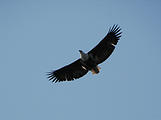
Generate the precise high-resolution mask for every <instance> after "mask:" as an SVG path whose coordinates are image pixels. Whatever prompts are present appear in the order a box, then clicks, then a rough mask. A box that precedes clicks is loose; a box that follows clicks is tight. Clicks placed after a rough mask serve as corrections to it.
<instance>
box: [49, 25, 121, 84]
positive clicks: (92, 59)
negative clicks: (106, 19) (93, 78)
mask: <svg viewBox="0 0 161 120" xmlns="http://www.w3.org/2000/svg"><path fill="white" fill-rule="evenodd" d="M120 31H121V28H120V27H119V26H118V25H113V27H111V28H110V29H109V31H108V33H107V35H106V36H105V37H104V38H103V39H102V40H101V41H100V42H99V43H98V44H97V45H96V46H95V47H94V48H93V49H92V50H90V51H89V52H88V53H85V52H83V51H82V50H79V52H80V58H79V59H78V60H76V61H74V62H73V63H71V64H69V65H66V66H64V67H62V68H60V69H57V70H55V71H52V72H49V73H48V78H49V80H52V82H55V83H56V82H62V81H72V80H74V79H78V78H80V77H82V76H84V75H86V74H87V73H88V71H91V72H92V73H93V74H98V73H99V72H100V67H99V66H98V64H100V63H102V62H104V61H105V60H106V59H107V58H108V57H109V56H110V55H111V54H112V52H113V51H114V49H115V45H117V42H118V40H119V39H120V37H121V33H122V32H120Z"/></svg>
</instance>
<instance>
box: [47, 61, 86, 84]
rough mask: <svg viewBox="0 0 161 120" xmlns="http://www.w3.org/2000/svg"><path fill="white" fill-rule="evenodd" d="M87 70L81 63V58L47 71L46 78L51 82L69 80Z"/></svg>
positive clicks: (80, 75)
mask: <svg viewBox="0 0 161 120" xmlns="http://www.w3.org/2000/svg"><path fill="white" fill-rule="evenodd" d="M87 72H88V70H87V69H85V67H83V65H82V64H81V59H78V60H76V61H75V62H73V63H71V64H69V65H66V66H64V67H62V68H60V69H58V70H55V71H52V72H49V74H48V78H49V80H52V81H53V82H55V83H56V82H61V81H71V80H74V79H77V78H80V77H82V76H84V75H85V74H87Z"/></svg>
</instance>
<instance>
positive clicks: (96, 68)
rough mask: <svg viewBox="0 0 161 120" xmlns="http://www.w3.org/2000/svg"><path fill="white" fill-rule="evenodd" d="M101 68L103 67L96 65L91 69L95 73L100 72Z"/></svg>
mask: <svg viewBox="0 0 161 120" xmlns="http://www.w3.org/2000/svg"><path fill="white" fill-rule="evenodd" d="M100 69H101V68H100V67H99V66H96V67H94V68H93V69H91V72H92V74H93V75H94V74H98V73H99V72H100Z"/></svg>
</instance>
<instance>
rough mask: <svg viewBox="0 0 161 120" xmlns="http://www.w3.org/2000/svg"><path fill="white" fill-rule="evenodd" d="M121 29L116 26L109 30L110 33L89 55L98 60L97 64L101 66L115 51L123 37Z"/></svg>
mask: <svg viewBox="0 0 161 120" xmlns="http://www.w3.org/2000/svg"><path fill="white" fill-rule="evenodd" d="M120 30H121V28H120V27H119V26H118V25H114V26H113V27H112V28H110V29H109V32H108V33H107V35H106V36H105V37H104V39H103V40H102V41H100V43H99V44H98V45H97V46H95V47H94V48H93V49H92V50H91V51H89V52H88V54H92V55H93V56H94V57H95V58H96V63H97V64H100V63H102V62H104V61H105V60H106V59H107V58H108V57H109V56H110V55H111V54H112V52H113V50H114V49H115V45H116V44H117V42H118V40H119V39H120V37H121V35H120V34H121V33H122V32H120Z"/></svg>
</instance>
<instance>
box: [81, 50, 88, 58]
mask: <svg viewBox="0 0 161 120" xmlns="http://www.w3.org/2000/svg"><path fill="white" fill-rule="evenodd" d="M79 52H80V58H81V59H82V60H87V59H88V54H86V53H85V52H83V51H82V50H79Z"/></svg>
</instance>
